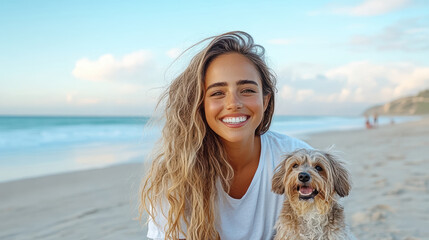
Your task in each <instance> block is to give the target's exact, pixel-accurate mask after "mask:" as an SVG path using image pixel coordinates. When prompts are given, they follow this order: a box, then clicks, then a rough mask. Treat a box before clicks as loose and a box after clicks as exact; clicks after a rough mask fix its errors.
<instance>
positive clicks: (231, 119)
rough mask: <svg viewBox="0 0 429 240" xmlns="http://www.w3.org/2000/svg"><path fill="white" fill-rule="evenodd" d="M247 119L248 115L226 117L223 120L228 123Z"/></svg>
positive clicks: (238, 122)
mask: <svg viewBox="0 0 429 240" xmlns="http://www.w3.org/2000/svg"><path fill="white" fill-rule="evenodd" d="M246 120H247V116H240V117H225V118H223V119H222V122H224V123H228V124H240V123H242V122H245V121H246Z"/></svg>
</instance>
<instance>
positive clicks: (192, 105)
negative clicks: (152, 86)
mask: <svg viewBox="0 0 429 240" xmlns="http://www.w3.org/2000/svg"><path fill="white" fill-rule="evenodd" d="M208 40H211V41H210V42H209V44H208V45H207V46H206V47H205V48H204V49H202V50H201V51H200V52H199V53H197V54H196V55H195V56H194V57H193V58H192V60H191V62H190V64H189V65H188V67H187V68H186V69H185V70H184V71H183V72H182V73H181V74H180V75H179V76H178V77H177V78H176V79H174V81H173V82H172V83H171V84H170V85H169V87H168V88H167V90H166V91H165V92H164V94H163V95H162V96H161V98H160V100H159V102H158V106H160V105H161V104H165V110H164V116H163V117H164V118H165V125H164V127H163V130H162V137H161V139H160V140H159V142H158V144H157V148H156V149H155V150H154V151H153V157H152V160H153V161H152V166H151V167H150V169H149V172H148V173H147V174H146V176H145V178H144V179H143V181H142V185H141V199H140V200H141V202H140V206H139V212H140V217H141V216H142V214H143V212H144V211H147V212H148V214H149V215H150V217H151V218H152V219H156V215H157V214H164V216H165V218H166V219H167V221H168V223H167V226H165V231H166V236H165V237H166V239H177V238H178V237H179V233H182V234H186V239H191V240H199V239H219V234H218V232H217V230H216V226H215V223H216V217H217V210H216V196H217V191H216V181H218V179H219V180H220V182H221V184H222V186H223V188H224V190H225V191H226V192H229V187H230V183H231V180H232V178H233V177H234V171H233V169H232V167H231V165H230V164H229V163H228V160H227V155H226V152H225V150H224V148H223V146H222V143H221V141H220V138H219V137H218V136H217V135H216V134H215V133H214V132H213V131H212V130H211V129H210V128H209V126H208V124H207V121H206V119H205V113H204V104H203V100H204V92H205V89H204V77H205V73H206V70H207V67H208V65H209V64H210V63H211V61H213V59H215V58H216V57H217V56H219V55H222V54H225V53H231V52H235V53H240V54H242V55H244V56H245V57H247V58H248V59H249V60H251V61H252V62H253V64H254V65H255V67H256V68H257V70H258V71H259V74H260V77H261V81H262V89H263V95H264V96H267V95H270V96H271V97H270V98H269V103H268V106H267V109H266V110H265V112H264V116H263V120H262V122H261V123H260V125H259V126H258V127H257V129H256V130H255V134H256V135H261V134H263V133H265V132H266V131H267V130H268V128H269V127H270V124H271V119H272V116H273V113H274V93H275V91H276V88H275V83H276V78H275V75H274V74H273V73H272V71H271V70H270V69H269V68H268V67H267V64H266V62H265V56H264V54H265V50H264V48H263V47H262V46H260V45H257V44H255V43H254V41H253V38H252V37H251V36H250V35H249V34H248V33H245V32H240V31H235V32H228V33H224V34H221V35H218V36H214V37H210V38H207V39H204V40H202V41H200V42H198V43H196V44H195V45H193V46H191V47H190V48H192V47H194V46H196V45H198V44H201V43H203V42H205V41H208ZM165 204H168V211H165V210H164V211H161V212H160V211H157V209H160V208H159V207H160V206H165ZM181 222H184V223H185V224H186V229H182V226H181Z"/></svg>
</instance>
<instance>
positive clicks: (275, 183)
mask: <svg viewBox="0 0 429 240" xmlns="http://www.w3.org/2000/svg"><path fill="white" fill-rule="evenodd" d="M289 157H290V156H286V157H285V160H283V161H282V162H281V163H280V164H279V165H278V166H277V167H276V169H275V170H274V172H275V173H274V175H273V180H272V187H271V190H272V191H273V192H274V193H277V194H284V193H285V185H284V180H285V177H286V161H287V159H288V158H289Z"/></svg>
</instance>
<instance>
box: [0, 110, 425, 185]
mask: <svg viewBox="0 0 429 240" xmlns="http://www.w3.org/2000/svg"><path fill="white" fill-rule="evenodd" d="M418 119H419V117H380V118H379V125H386V124H390V123H391V121H392V120H393V121H394V122H395V123H400V122H405V121H413V120H418ZM148 121H149V118H148V117H51V116H25V117H24V116H0V182H5V181H12V180H17V179H23V178H31V177H37V176H44V175H49V174H58V173H63V172H70V171H78V170H85V169H93V168H102V167H106V166H110V165H115V164H121V163H130V162H143V161H145V158H146V156H147V155H148V154H149V153H150V151H151V149H152V147H153V145H154V144H155V142H156V140H157V139H158V138H159V137H160V132H161V126H156V125H155V126H151V127H146V125H147V123H148ZM363 128H365V119H364V118H363V117H341V116H274V118H273V122H272V125H271V128H270V129H271V130H272V131H277V132H280V133H283V134H287V135H290V136H294V137H298V138H304V139H305V136H306V135H308V134H312V133H317V132H324V131H341V130H350V129H363Z"/></svg>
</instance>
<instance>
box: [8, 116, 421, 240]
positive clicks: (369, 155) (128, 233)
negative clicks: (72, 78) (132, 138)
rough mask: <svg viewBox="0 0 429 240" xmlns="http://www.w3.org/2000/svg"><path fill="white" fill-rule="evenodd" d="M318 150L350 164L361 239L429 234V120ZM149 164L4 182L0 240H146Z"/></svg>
mask: <svg viewBox="0 0 429 240" xmlns="http://www.w3.org/2000/svg"><path fill="white" fill-rule="evenodd" d="M303 139H304V140H305V141H307V142H308V143H309V144H310V145H312V146H313V147H315V148H321V149H326V148H328V147H330V146H331V145H335V147H334V149H335V150H337V151H339V152H340V156H341V158H342V159H344V160H345V161H346V162H347V163H348V169H349V170H350V172H351V176H352V181H353V188H352V190H351V194H350V195H349V196H348V197H346V198H345V199H344V200H343V201H342V203H343V205H344V207H345V212H346V222H347V224H348V225H349V226H350V228H351V230H352V232H353V233H354V234H355V235H356V236H357V237H358V238H359V239H365V240H366V239H392V240H396V239H406V240H415V239H426V238H427V236H428V235H429V228H427V226H429V175H428V174H427V171H428V169H429V118H428V117H424V118H423V119H422V120H419V121H416V122H407V123H401V124H394V125H385V126H381V127H379V128H376V129H369V130H367V129H359V130H347V131H333V132H324V133H317V134H310V135H306V136H305V137H303ZM144 171H145V169H144V164H143V163H128V164H122V165H117V166H112V167H107V168H101V169H92V170H85V171H77V172H70V173H63V174H56V175H50V176H44V177H37V178H29V179H24V180H17V181H10V182H4V183H0V199H1V205H0V212H1V214H0V239H8V240H12V239H146V231H147V229H146V226H145V224H144V222H145V216H143V219H142V221H141V222H140V221H139V220H138V211H137V206H138V189H139V184H140V179H141V177H142V176H143V173H144Z"/></svg>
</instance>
